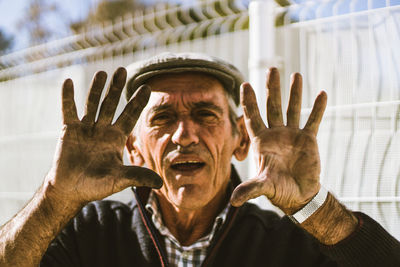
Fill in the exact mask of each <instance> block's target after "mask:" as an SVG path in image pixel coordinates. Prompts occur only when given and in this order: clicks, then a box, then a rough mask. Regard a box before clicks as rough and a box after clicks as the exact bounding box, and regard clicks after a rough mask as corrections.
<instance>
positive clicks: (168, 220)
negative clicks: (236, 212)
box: [156, 186, 228, 246]
mask: <svg viewBox="0 0 400 267" xmlns="http://www.w3.org/2000/svg"><path fill="white" fill-rule="evenodd" d="M226 189H227V186H225V187H224V188H223V191H222V192H219V193H217V195H216V196H215V197H214V198H213V199H212V200H211V201H210V202H209V203H208V204H207V205H205V206H203V207H201V208H198V209H183V208H179V207H176V206H175V205H173V204H172V203H171V202H169V201H168V200H167V199H166V198H165V197H164V196H163V195H162V194H160V193H156V195H157V199H158V202H159V204H160V209H161V214H162V217H163V221H164V224H165V226H166V227H167V228H168V229H169V231H170V232H171V234H173V235H174V237H175V238H176V239H177V240H178V241H179V243H180V244H181V245H183V246H190V245H192V244H193V243H194V242H196V241H197V240H199V239H200V238H201V237H203V236H205V235H207V234H208V233H210V232H211V230H212V227H213V224H214V221H215V218H216V217H217V216H218V214H219V213H220V212H221V211H222V210H223V209H224V208H225V207H226V205H227V203H228V194H227V190H226Z"/></svg>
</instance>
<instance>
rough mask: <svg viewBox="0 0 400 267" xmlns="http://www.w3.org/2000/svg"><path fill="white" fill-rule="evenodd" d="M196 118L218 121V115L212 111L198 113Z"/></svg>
mask: <svg viewBox="0 0 400 267" xmlns="http://www.w3.org/2000/svg"><path fill="white" fill-rule="evenodd" d="M196 117H198V118H200V119H203V120H211V121H214V120H218V116H217V114H215V113H214V112H211V111H206V110H205V111H198V112H197V113H196Z"/></svg>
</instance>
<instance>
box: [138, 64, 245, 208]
mask: <svg viewBox="0 0 400 267" xmlns="http://www.w3.org/2000/svg"><path fill="white" fill-rule="evenodd" d="M147 84H148V85H149V86H150V87H151V88H152V93H151V96H150V100H149V103H148V104H147V106H146V108H145V109H144V110H143V112H142V114H141V118H140V120H139V122H138V123H140V125H138V127H139V128H138V131H137V135H138V136H137V141H136V142H135V147H136V149H137V150H138V152H139V154H140V155H141V157H142V158H143V159H144V161H145V163H146V165H147V167H148V168H150V169H152V170H154V171H155V172H157V173H158V174H159V175H160V176H161V177H162V178H163V181H164V185H163V187H162V188H161V189H160V192H159V193H161V194H162V195H163V196H164V197H165V198H166V199H167V200H168V201H169V202H170V203H172V204H173V205H174V206H176V207H179V208H183V209H197V208H201V207H204V206H205V205H207V204H208V203H209V202H210V201H211V200H213V199H214V198H215V197H216V196H220V195H219V194H218V193H221V194H224V193H225V192H224V190H225V189H226V185H227V184H228V182H229V178H230V170H231V166H230V162H231V158H232V155H233V153H234V151H235V148H236V147H237V146H238V144H239V137H238V134H233V133H232V125H231V123H230V120H229V107H228V100H227V96H226V93H225V92H224V88H223V86H222V84H221V83H220V82H219V81H218V80H217V79H216V78H214V77H212V76H210V75H207V74H202V73H191V72H188V73H179V74H168V75H159V76H156V77H154V78H151V79H150V80H149V81H148V82H147Z"/></svg>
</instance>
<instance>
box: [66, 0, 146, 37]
mask: <svg viewBox="0 0 400 267" xmlns="http://www.w3.org/2000/svg"><path fill="white" fill-rule="evenodd" d="M143 9H144V6H143V5H141V4H139V3H137V2H136V1H134V0H113V1H110V0H101V1H100V2H99V4H98V6H97V7H96V9H95V10H94V11H92V12H90V13H89V14H88V16H87V18H85V19H84V20H82V21H77V22H73V23H71V25H70V28H71V30H72V31H74V32H75V33H79V32H81V31H82V30H83V29H84V28H85V27H90V26H93V25H97V24H102V23H104V22H107V21H112V20H115V19H116V18H118V17H122V16H124V15H126V14H128V13H133V12H134V11H137V10H143Z"/></svg>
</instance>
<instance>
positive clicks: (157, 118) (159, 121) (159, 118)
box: [150, 113, 173, 125]
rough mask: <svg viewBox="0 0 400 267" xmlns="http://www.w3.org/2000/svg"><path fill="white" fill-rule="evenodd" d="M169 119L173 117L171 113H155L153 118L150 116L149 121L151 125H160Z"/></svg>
mask: <svg viewBox="0 0 400 267" xmlns="http://www.w3.org/2000/svg"><path fill="white" fill-rule="evenodd" d="M171 119H173V116H172V115H171V114H164V113H163V114H158V115H155V116H154V117H153V118H151V120H150V122H151V124H153V125H160V124H166V123H168V122H169V121H170V120H171Z"/></svg>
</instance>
